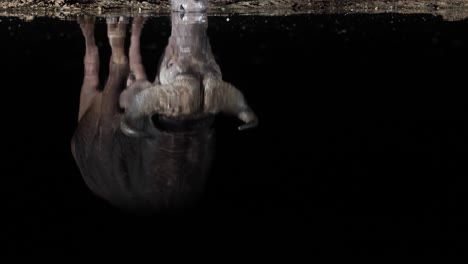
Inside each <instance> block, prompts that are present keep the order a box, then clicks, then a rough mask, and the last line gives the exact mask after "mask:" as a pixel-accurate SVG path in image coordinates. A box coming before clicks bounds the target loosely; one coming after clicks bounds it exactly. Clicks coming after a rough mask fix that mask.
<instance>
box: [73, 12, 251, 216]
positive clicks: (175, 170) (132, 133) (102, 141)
mask: <svg viewBox="0 0 468 264" xmlns="http://www.w3.org/2000/svg"><path fill="white" fill-rule="evenodd" d="M79 24H80V27H81V30H82V33H83V36H84V38H85V43H86V53H85V58H84V80H83V85H82V88H81V95H80V109H79V115H78V120H79V122H78V126H77V128H76V131H75V134H74V136H73V138H72V152H73V156H74V158H75V160H76V162H77V164H78V167H79V169H80V171H81V174H82V176H83V178H84V180H85V182H86V184H87V185H88V187H89V188H90V189H91V190H92V191H93V192H94V193H95V194H97V195H98V196H100V197H102V198H104V199H105V200H107V201H109V202H110V203H111V204H113V205H114V206H117V207H120V208H124V209H131V210H134V209H137V210H138V209H140V210H148V209H150V210H154V209H173V208H184V207H186V206H190V205H192V204H193V203H195V202H196V201H197V199H198V198H199V197H200V196H201V194H202V193H203V189H204V185H205V182H206V178H207V174H208V171H209V169H210V167H211V162H212V156H213V144H214V131H213V127H212V125H213V118H214V115H215V114H217V113H219V112H225V113H228V114H233V115H236V116H237V117H238V118H239V119H241V120H242V121H244V122H245V124H244V125H242V126H240V127H239V129H245V128H250V127H254V126H256V124H257V118H256V116H255V114H254V113H253V111H252V110H251V109H250V107H249V106H248V105H247V103H246V101H245V99H244V97H243V95H242V93H241V92H240V91H239V90H237V89H236V88H235V87H234V86H233V85H231V84H229V83H226V82H224V81H223V80H222V78H221V71H220V69H219V66H218V64H217V63H216V62H215V60H214V57H213V54H212V52H211V48H210V44H209V40H208V37H207V35H206V30H207V18H206V15H205V14H204V13H186V14H184V13H173V15H172V33H171V36H170V38H169V43H168V45H167V47H166V50H165V52H164V54H163V56H162V60H161V64H160V66H159V69H158V74H157V77H156V80H155V81H154V82H153V83H150V82H149V81H148V78H147V76H146V73H145V69H144V66H143V64H142V59H141V54H140V36H141V33H142V29H143V26H144V19H143V18H141V17H136V18H134V19H133V21H132V24H131V40H130V48H129V56H128V57H127V56H126V54H125V48H124V47H125V45H124V44H125V37H126V29H127V26H128V19H125V18H120V19H118V20H117V19H108V21H107V36H108V39H109V44H110V46H111V50H112V51H111V58H110V63H109V76H108V79H107V82H106V84H105V86H104V87H103V89H100V84H99V51H98V48H97V46H96V42H95V38H94V24H95V21H94V18H90V17H85V18H80V19H79Z"/></svg>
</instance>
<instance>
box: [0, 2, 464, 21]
mask: <svg viewBox="0 0 468 264" xmlns="http://www.w3.org/2000/svg"><path fill="white" fill-rule="evenodd" d="M208 2H209V6H208V12H212V13H233V12H235V13H241V14H242V13H244V14H258V13H262V14H273V15H275V14H276V15H282V14H294V13H313V14H322V13H389V12H392V13H405V14H409V13H428V14H433V15H441V16H442V17H443V18H444V19H447V20H462V19H466V18H468V0H400V1H399V0H209V1H208ZM169 10H170V9H169V0H0V14H1V15H8V14H18V15H19V14H24V15H27V14H31V13H34V14H36V15H39V16H41V14H42V15H43V16H60V15H61V14H63V15H67V14H68V15H70V14H79V13H88V14H95V15H102V14H112V13H119V14H127V15H133V14H140V13H150V14H158V13H167V12H169Z"/></svg>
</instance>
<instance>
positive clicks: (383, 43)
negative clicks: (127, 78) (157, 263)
mask: <svg viewBox="0 0 468 264" xmlns="http://www.w3.org/2000/svg"><path fill="white" fill-rule="evenodd" d="M1 20H2V21H1V22H0V36H2V37H1V40H2V41H1V43H0V48H1V49H0V50H1V52H2V62H1V63H0V65H1V67H2V69H1V72H2V83H3V85H2V89H1V93H2V97H1V98H2V104H1V108H2V109H3V111H2V123H3V124H2V129H1V131H2V139H3V143H2V146H3V147H2V150H3V152H4V153H3V154H4V155H3V158H2V160H3V161H2V162H1V169H2V170H1V171H2V178H3V182H2V192H3V193H4V194H6V200H4V201H5V204H6V207H4V213H3V214H2V215H3V217H4V218H6V219H8V221H7V223H8V224H6V225H3V227H4V228H5V234H6V236H4V237H6V239H7V240H8V248H7V249H8V250H9V251H10V252H15V253H20V254H30V253H33V254H39V255H42V254H62V253H63V254H67V255H69V256H73V255H77V254H82V253H89V252H95V253H102V252H105V254H107V255H108V256H109V255H112V256H115V255H119V254H123V253H124V252H125V253H137V254H149V255H154V254H165V253H167V251H165V249H166V248H168V249H172V250H174V251H178V252H185V250H186V249H189V248H191V249H199V250H198V253H200V254H204V253H206V252H210V254H211V253H213V252H223V253H229V254H225V255H224V256H225V257H226V258H230V256H237V255H240V254H244V253H247V252H249V253H257V254H258V253H260V254H259V255H260V256H272V255H273V256H275V255H276V254H281V253H285V252H288V253H291V252H292V253H293V254H290V255H289V257H293V256H301V255H305V256H315V255H317V253H324V254H332V255H333V254H337V255H342V254H348V255H349V254H352V255H354V254H362V255H369V254H388V255H394V254H397V253H400V254H405V255H407V254H409V255H424V254H431V255H432V254H437V255H447V254H462V253H464V249H463V248H462V247H461V244H459V243H458V239H460V238H462V237H463V233H464V231H465V230H464V229H465V228H464V225H465V223H466V206H467V204H466V201H467V195H466V184H465V180H464V178H465V177H466V175H467V166H466V158H467V151H466V149H467V142H466V133H467V123H466V112H467V111H466V99H465V98H466V97H465V89H466V87H467V78H466V70H467V68H466V66H465V65H466V63H465V62H466V61H467V59H468V22H467V21H456V22H448V21H443V20H442V18H441V17H435V16H430V15H397V14H381V15H360V14H353V15H310V16H306V15H301V16H289V17H242V16H230V17H229V21H227V20H226V17H210V18H209V29H208V34H209V36H210V40H211V45H212V48H213V52H214V54H215V56H216V58H217V61H218V63H219V65H220V67H221V70H222V72H223V77H224V79H225V80H226V81H229V82H231V83H233V84H235V85H236V86H237V87H239V88H240V89H241V90H242V91H243V92H244V95H245V96H246V98H247V100H248V102H249V103H250V105H251V107H252V108H253V109H254V110H255V111H256V113H257V114H258V116H259V119H260V125H259V127H258V128H256V129H255V130H251V131H246V132H239V131H237V129H236V127H237V125H239V123H238V121H237V120H235V119H231V118H228V117H221V118H219V119H218V120H217V147H216V156H215V163H214V167H213V172H212V174H211V176H210V180H209V183H208V188H207V192H206V195H205V198H204V201H203V203H202V204H201V205H200V208H199V209H197V210H195V211H194V212H185V213H179V214H159V215H152V216H142V215H131V214H126V213H122V212H119V211H118V210H116V209H113V208H111V207H110V206H109V205H107V203H106V202H104V201H101V200H100V199H99V198H97V197H95V196H94V195H93V194H92V193H91V192H90V191H89V190H88V189H87V187H86V185H85V184H84V182H83V180H82V179H81V176H80V174H79V171H78V168H77V167H76V165H75V163H74V160H73V158H72V156H71V152H70V139H71V136H72V134H73V131H74V128H75V125H76V119H77V113H78V104H79V89H80V85H81V81H82V74H83V69H82V61H83V55H84V40H83V38H82V36H81V32H80V28H79V25H78V24H77V23H76V22H75V21H58V20H51V19H42V18H41V19H35V20H34V21H33V22H22V21H20V20H17V19H12V18H4V17H2V18H1ZM104 22H105V21H104V20H99V21H98V25H97V28H96V37H97V40H98V43H99V46H100V52H101V72H102V79H103V81H104V80H105V74H106V70H107V64H108V59H109V52H110V51H109V47H108V44H107V42H106V41H107V39H106V35H105V23H104ZM169 34H170V20H169V18H168V17H156V18H151V19H150V20H149V21H148V22H147V23H146V25H145V29H144V31H143V36H142V53H143V57H144V63H145V65H146V67H147V71H148V74H149V76H154V73H155V72H156V66H157V62H158V59H159V57H160V55H161V53H162V51H163V49H164V47H165V45H166V43H167V38H168V36H169ZM290 250H292V251H290ZM138 252H139V253H138ZM312 252H313V253H312ZM263 253H265V254H263ZM262 254H263V255H262ZM182 255H183V254H182Z"/></svg>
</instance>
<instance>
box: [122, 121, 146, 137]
mask: <svg viewBox="0 0 468 264" xmlns="http://www.w3.org/2000/svg"><path fill="white" fill-rule="evenodd" d="M120 130H121V131H122V133H124V135H126V136H129V137H140V136H142V133H141V132H139V131H137V130H135V129H133V128H131V127H130V126H128V125H127V123H126V122H125V121H123V120H122V121H121V122H120Z"/></svg>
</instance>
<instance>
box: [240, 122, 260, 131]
mask: <svg viewBox="0 0 468 264" xmlns="http://www.w3.org/2000/svg"><path fill="white" fill-rule="evenodd" d="M257 126H258V120H255V121H252V122H249V123H247V124H243V125H241V126H239V127H238V129H239V131H243V130H248V129H252V128H255V127H257Z"/></svg>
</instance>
